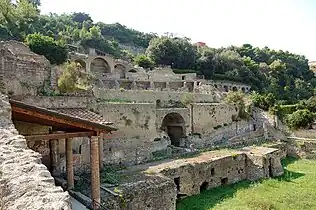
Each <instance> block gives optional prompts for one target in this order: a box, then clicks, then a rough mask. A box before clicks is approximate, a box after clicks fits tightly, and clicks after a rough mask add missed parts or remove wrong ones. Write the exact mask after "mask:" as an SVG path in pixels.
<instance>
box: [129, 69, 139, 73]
mask: <svg viewBox="0 0 316 210" xmlns="http://www.w3.org/2000/svg"><path fill="white" fill-rule="evenodd" d="M128 72H130V73H137V70H136V69H130V70H128Z"/></svg>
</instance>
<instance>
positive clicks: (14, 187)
mask: <svg viewBox="0 0 316 210" xmlns="http://www.w3.org/2000/svg"><path fill="white" fill-rule="evenodd" d="M0 107H1V109H0V209H8V210H9V209H12V210H13V209H14V210H16V209H55V210H60V209H64V210H68V209H71V204H70V197H69V195H68V193H67V192H64V191H63V190H62V188H61V187H56V186H55V182H54V178H53V177H52V176H51V174H50V172H49V171H48V170H47V168H46V167H45V166H44V165H43V164H42V162H41V155H40V154H39V153H37V152H35V151H33V150H31V149H29V148H28V147H27V142H26V139H25V138H24V137H23V136H21V135H19V133H18V131H17V130H16V129H15V127H14V125H13V123H12V121H11V108H10V103H9V100H8V97H7V96H5V95H3V94H0Z"/></svg>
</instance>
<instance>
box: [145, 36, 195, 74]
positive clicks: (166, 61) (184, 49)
mask: <svg viewBox="0 0 316 210" xmlns="http://www.w3.org/2000/svg"><path fill="white" fill-rule="evenodd" d="M196 53H197V51H196V48H195V47H194V46H193V45H192V44H190V42H189V41H188V40H186V39H181V38H170V37H166V36H163V37H159V38H154V39H152V40H151V41H150V43H149V46H148V48H147V51H146V54H147V55H148V57H150V58H151V59H152V60H153V61H154V62H155V63H156V64H159V65H168V66H172V68H175V69H190V68H193V67H194V65H195V60H196Z"/></svg>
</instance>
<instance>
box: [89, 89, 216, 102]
mask: <svg viewBox="0 0 316 210" xmlns="http://www.w3.org/2000/svg"><path fill="white" fill-rule="evenodd" d="M94 95H95V96H96V97H97V98H101V99H105V100H118V99H119V100H130V101H136V102H154V103H156V101H157V100H160V101H169V100H172V101H181V100H183V99H184V98H186V97H187V98H190V99H192V100H193V102H216V101H217V98H216V95H209V94H198V93H189V92H175V91H151V90H123V91H119V90H105V89H98V88H94Z"/></svg>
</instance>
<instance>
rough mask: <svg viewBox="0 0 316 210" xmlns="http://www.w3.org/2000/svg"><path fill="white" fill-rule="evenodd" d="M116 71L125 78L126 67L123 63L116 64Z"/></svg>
mask: <svg viewBox="0 0 316 210" xmlns="http://www.w3.org/2000/svg"><path fill="white" fill-rule="evenodd" d="M114 72H115V73H116V74H119V75H120V78H125V72H126V67H125V66H124V65H123V64H120V63H119V64H116V65H115V66H114Z"/></svg>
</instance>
